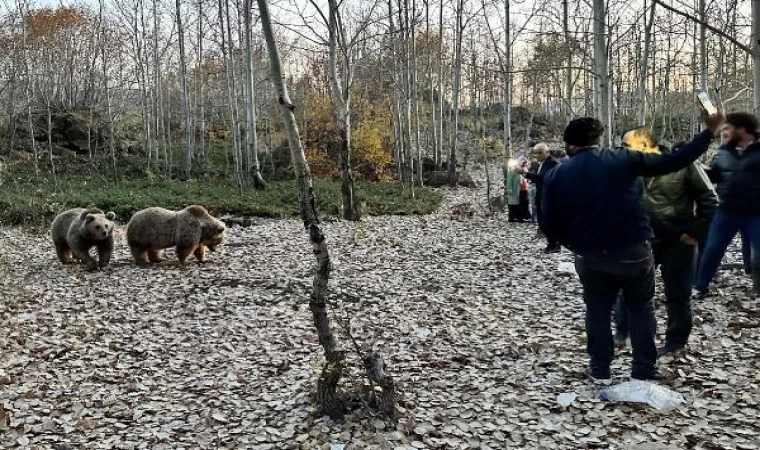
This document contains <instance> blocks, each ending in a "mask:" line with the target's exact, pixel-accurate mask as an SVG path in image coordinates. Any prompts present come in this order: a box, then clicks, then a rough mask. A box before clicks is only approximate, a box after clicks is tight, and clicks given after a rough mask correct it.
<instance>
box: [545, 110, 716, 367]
mask: <svg viewBox="0 0 760 450" xmlns="http://www.w3.org/2000/svg"><path fill="white" fill-rule="evenodd" d="M722 122H723V115H722V113H718V114H715V115H711V116H707V117H705V125H706V126H707V130H705V131H704V132H702V133H700V134H699V135H697V136H696V137H695V138H694V140H693V141H692V142H690V143H689V144H686V145H684V146H683V147H681V148H680V149H679V150H678V151H676V152H673V153H661V154H654V153H651V154H650V153H642V152H634V151H630V150H625V149H615V150H608V149H601V148H599V140H600V138H601V136H602V134H603V133H604V127H603V126H602V124H601V123H600V122H599V121H598V120H596V119H593V118H590V117H583V118H580V119H575V120H573V121H571V122H570V123H569V124H568V125H567V128H565V132H564V136H563V138H564V141H565V148H566V149H567V153H568V155H570V159H569V161H567V162H566V163H564V164H560V165H558V166H557V167H555V168H554V169H553V170H551V171H550V172H549V173H548V174H547V175H546V176H545V177H544V193H543V194H544V195H543V209H542V213H543V214H544V225H545V228H546V232H547V234H548V235H550V236H551V237H552V238H553V239H556V240H557V241H558V242H559V243H560V244H562V245H563V246H565V247H567V248H568V249H570V250H571V251H572V252H573V253H575V268H576V271H577V272H578V276H579V278H580V281H581V284H582V285H583V297H584V301H585V303H586V335H587V339H588V343H587V350H588V353H589V357H590V361H589V367H588V368H587V369H586V374H587V375H588V376H589V377H591V378H592V379H595V380H602V381H609V380H610V379H611V376H612V375H611V371H610V364H611V363H612V358H613V355H614V344H613V338H612V331H611V328H612V327H611V325H610V321H611V313H612V307H613V305H614V303H615V299H616V297H617V294H618V292H619V291H621V290H622V291H623V295H624V297H625V307H626V310H627V312H628V318H629V321H630V329H629V333H630V337H631V347H632V348H633V368H632V370H631V377H632V378H636V379H641V380H661V379H664V378H665V376H664V375H663V374H662V373H661V372H660V371H659V370H658V369H657V367H656V365H655V363H656V361H657V347H656V346H655V331H656V322H655V316H654V302H653V297H654V257H653V256H652V248H651V246H650V243H649V240H650V239H652V238H653V237H654V235H653V233H652V229H651V228H650V226H649V219H648V216H647V212H646V209H645V206H644V203H643V201H642V198H641V196H642V182H641V180H640V179H639V177H641V176H658V175H665V174H667V173H671V172H676V171H678V170H681V169H683V168H684V167H686V166H688V165H689V164H691V163H692V162H694V161H695V160H696V159H697V158H698V157H699V156H700V155H702V154H703V153H704V152H705V151H706V150H707V147H708V145H709V144H710V141H712V139H713V136H714V135H715V133H716V132H717V131H718V128H719V127H720V125H721V123H722Z"/></svg>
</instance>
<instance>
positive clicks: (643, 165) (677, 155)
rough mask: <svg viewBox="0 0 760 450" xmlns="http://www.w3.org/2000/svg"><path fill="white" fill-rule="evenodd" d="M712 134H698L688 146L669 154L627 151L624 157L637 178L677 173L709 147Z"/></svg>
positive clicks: (707, 132)
mask: <svg viewBox="0 0 760 450" xmlns="http://www.w3.org/2000/svg"><path fill="white" fill-rule="evenodd" d="M712 139H713V132H712V131H710V130H705V131H703V132H701V133H699V134H698V135H697V136H696V137H694V139H692V140H691V142H689V143H688V144H685V145H683V146H681V147H679V148H678V149H677V150H676V151H674V152H671V153H644V152H635V151H627V152H626V157H627V158H628V162H629V164H630V166H631V168H632V170H633V172H634V173H635V174H636V175H638V176H644V177H656V176H659V175H665V174H668V173H672V172H677V171H679V170H681V169H683V168H685V167H686V166H688V165H689V164H691V163H693V162H694V161H696V160H697V158H699V157H700V156H701V155H702V154H703V153H704V152H706V151H707V148H708V147H709V145H710V142H711V141H712Z"/></svg>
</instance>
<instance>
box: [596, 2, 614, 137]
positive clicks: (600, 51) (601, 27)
mask: <svg viewBox="0 0 760 450" xmlns="http://www.w3.org/2000/svg"><path fill="white" fill-rule="evenodd" d="M606 22H607V11H606V8H605V2H604V0H594V75H595V77H596V86H595V90H596V92H595V98H596V117H597V118H598V119H599V120H600V121H601V122H602V124H603V125H604V129H605V132H604V136H603V138H602V145H605V146H608V147H609V146H610V137H611V136H610V111H609V105H610V90H609V73H608V67H607V40H606V39H605V32H606V31H607V26H606Z"/></svg>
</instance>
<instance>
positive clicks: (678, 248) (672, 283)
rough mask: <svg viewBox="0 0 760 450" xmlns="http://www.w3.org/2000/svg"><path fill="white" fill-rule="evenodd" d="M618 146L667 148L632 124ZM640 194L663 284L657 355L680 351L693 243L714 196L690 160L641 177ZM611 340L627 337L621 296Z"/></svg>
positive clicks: (688, 323)
mask: <svg viewBox="0 0 760 450" xmlns="http://www.w3.org/2000/svg"><path fill="white" fill-rule="evenodd" d="M622 145H623V147H625V148H627V149H630V150H636V151H641V152H644V153H652V154H662V153H667V152H668V149H666V148H664V147H660V146H658V145H657V144H656V142H655V140H654V137H653V136H652V130H651V129H650V128H643V127H642V128H636V129H633V130H630V131H628V132H626V133H625V134H624V135H623V143H622ZM643 182H644V200H645V204H646V209H647V213H648V215H649V221H650V225H651V227H652V231H653V232H654V239H653V240H652V253H653V254H654V263H655V266H660V272H661V274H662V281H663V284H664V288H665V299H666V307H667V314H668V321H667V323H668V326H667V331H666V332H665V344H664V345H663V346H662V347H660V348H659V349H658V350H657V354H658V356H663V355H667V354H670V353H675V352H678V351H680V350H681V349H683V348H684V347H685V346H686V343H687V341H688V339H689V335H690V334H691V328H692V311H691V286H692V282H693V279H694V266H695V260H696V248H697V244H698V243H699V242H700V241H702V240H703V238H704V236H705V235H706V234H707V229H708V227H709V226H710V221H711V220H712V217H713V214H714V213H715V210H716V209H717V207H718V197H717V195H716V194H715V191H714V190H713V187H712V184H711V183H710V180H709V179H708V178H707V174H705V171H704V170H703V169H702V168H701V167H700V166H699V164H698V163H696V162H694V163H692V164H691V165H689V166H687V167H686V168H685V169H681V170H679V171H678V172H674V173H671V174H667V175H661V176H659V177H652V178H646V179H644V180H643ZM615 325H616V327H615V328H616V334H615V344H616V345H618V346H619V345H624V344H625V341H626V339H627V337H628V316H627V313H626V311H625V305H624V300H623V299H622V298H619V299H618V302H617V304H616V306H615Z"/></svg>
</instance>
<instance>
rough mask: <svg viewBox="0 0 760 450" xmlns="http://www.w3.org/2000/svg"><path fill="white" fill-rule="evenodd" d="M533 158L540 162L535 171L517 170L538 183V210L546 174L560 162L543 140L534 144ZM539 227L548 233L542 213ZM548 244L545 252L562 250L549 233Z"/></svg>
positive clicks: (539, 217)
mask: <svg viewBox="0 0 760 450" xmlns="http://www.w3.org/2000/svg"><path fill="white" fill-rule="evenodd" d="M533 158H535V160H536V161H538V162H539V166H538V169H537V170H536V171H535V172H528V171H525V170H524V169H523V168H521V167H515V171H516V172H517V173H519V174H524V175H525V178H527V179H528V180H530V181H531V182H533V183H535V185H536V209H537V210H538V211H541V197H542V191H543V185H544V177H545V176H546V174H547V173H548V172H549V171H550V170H551V169H553V168H555V167H556V166H557V164H559V163H558V162H557V160H556V159H554V157H552V156H551V155H550V154H549V146H548V145H546V144H545V143H543V142H539V143H538V144H536V145H534V146H533ZM538 227H539V228H540V229H541V232H542V233H543V234H544V235H546V231H545V230H544V226H543V221H542V220H541V215H540V214H539V215H538ZM546 240H547V241H548V242H547V245H546V248H545V249H544V253H557V252H559V251H560V245H559V243H558V242H557V241H555V240H552V238H550V237H549V236H548V235H546Z"/></svg>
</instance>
